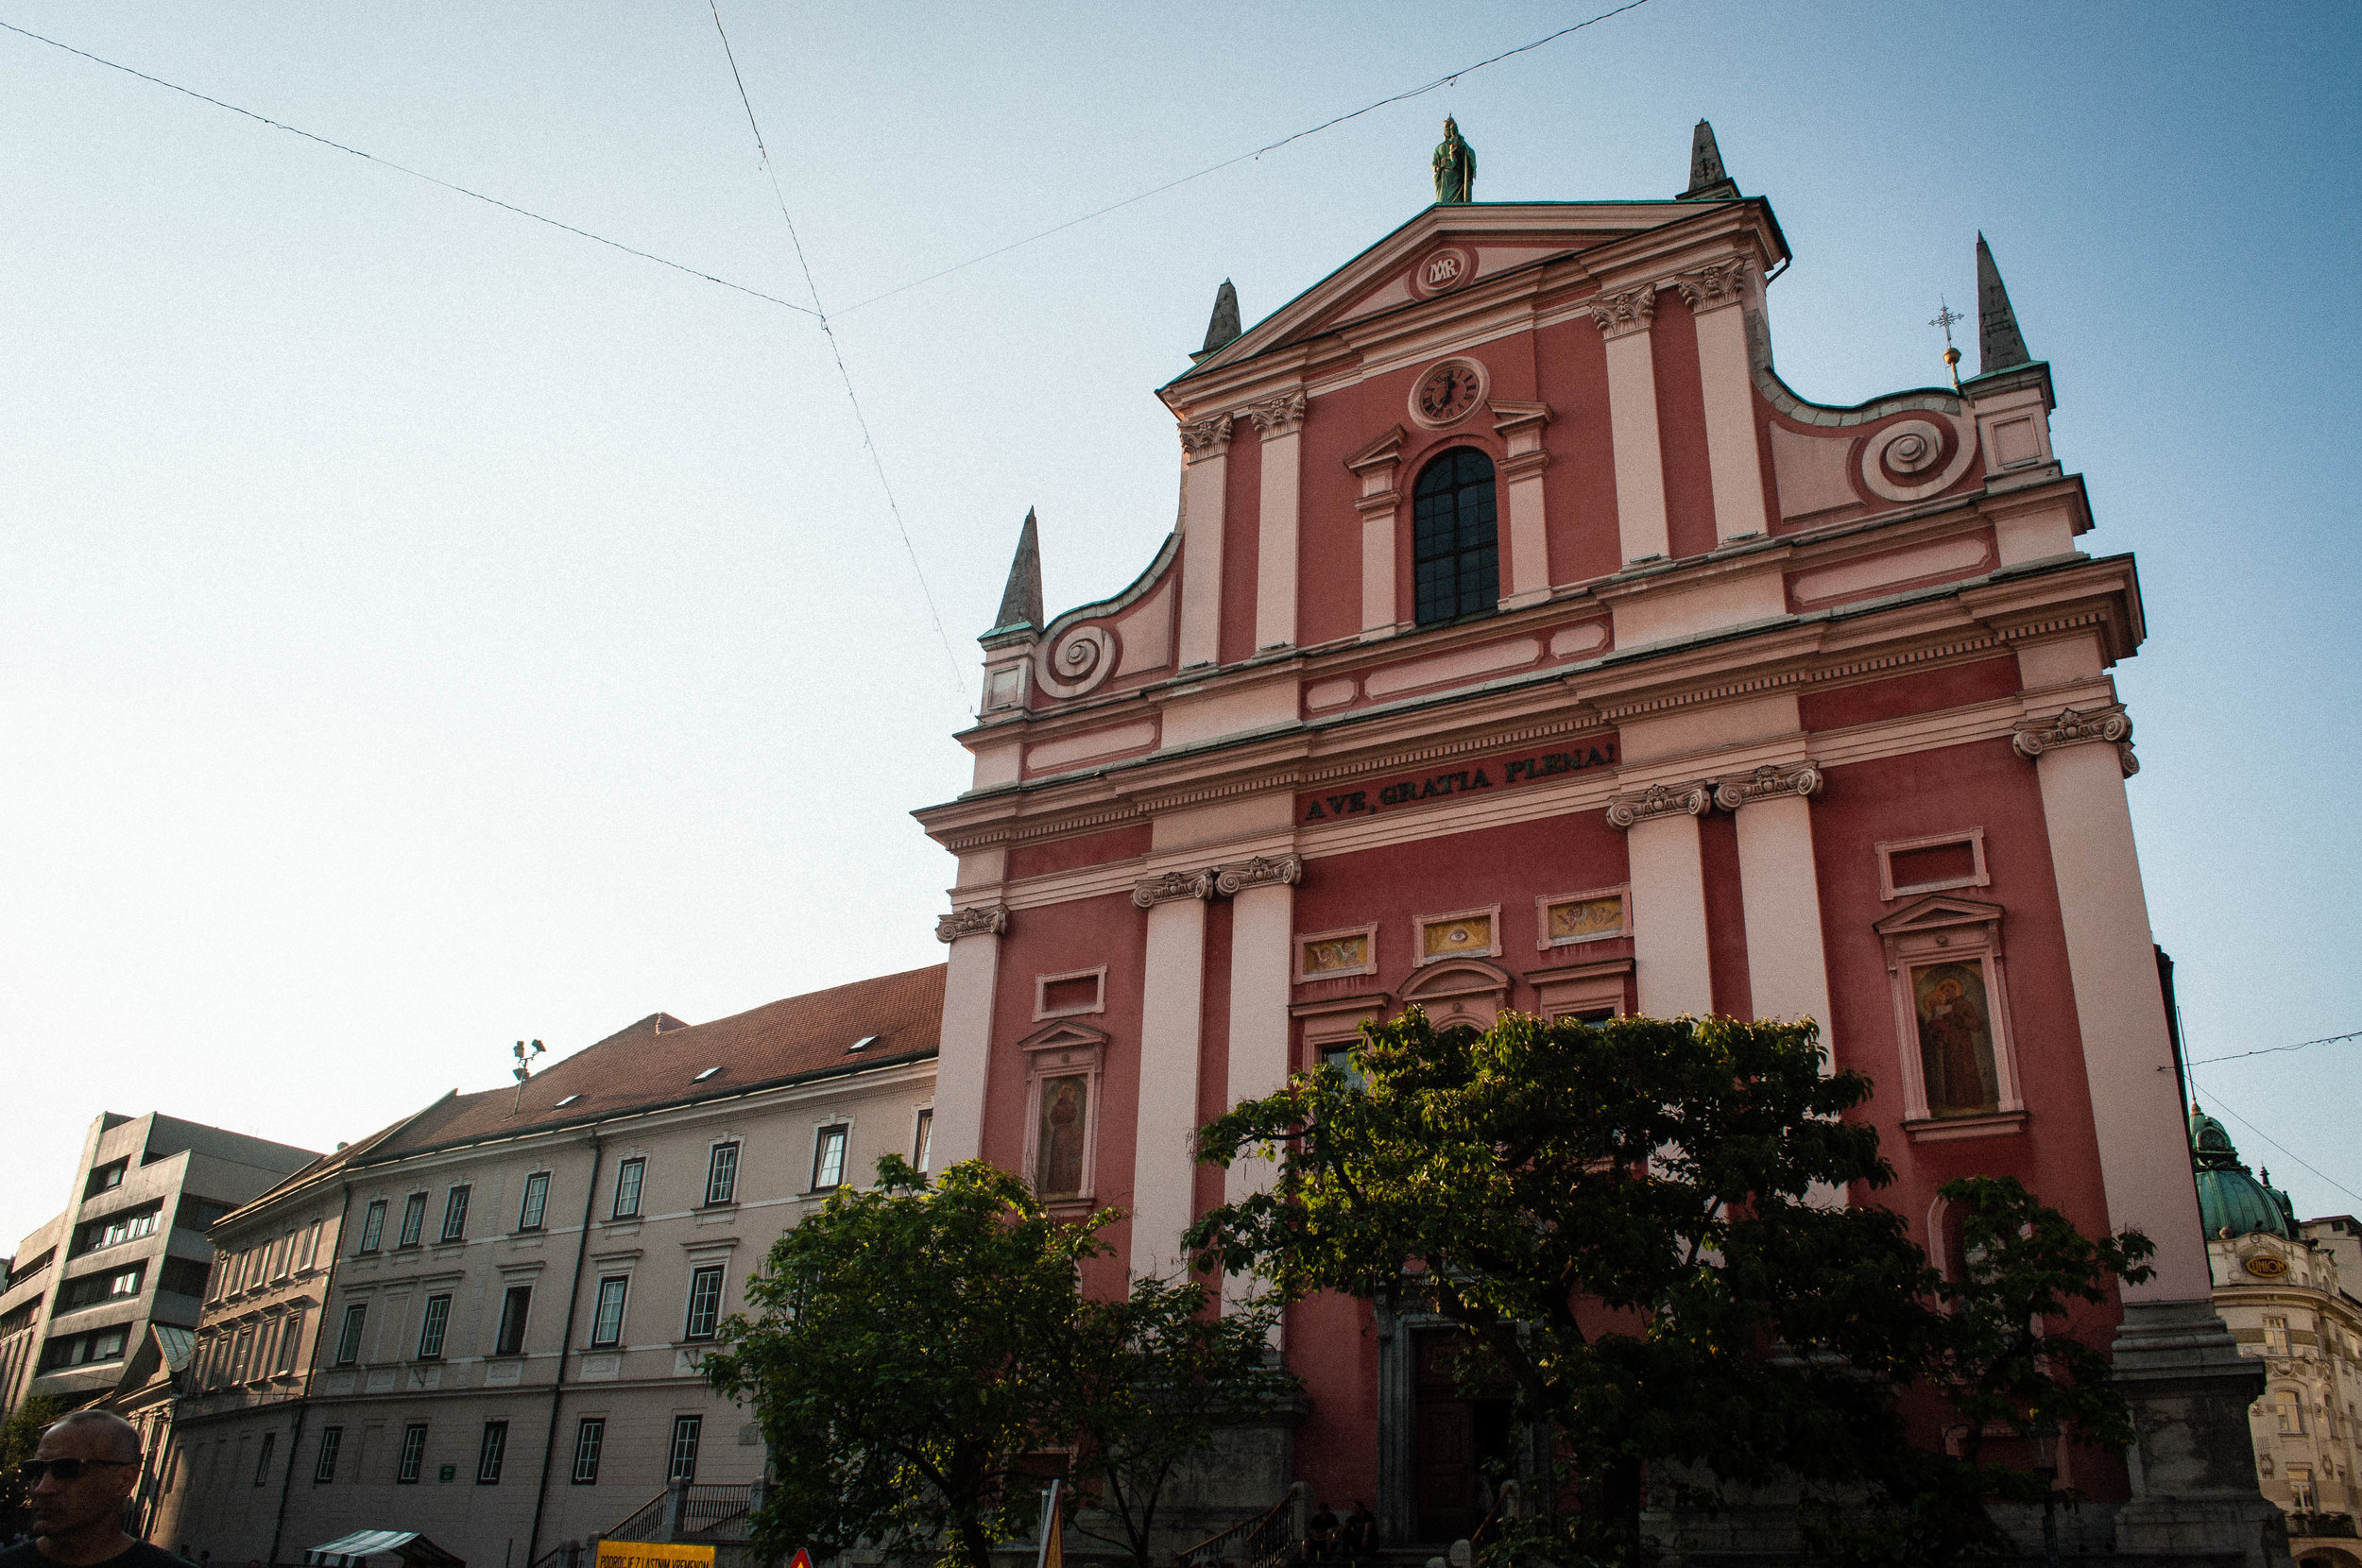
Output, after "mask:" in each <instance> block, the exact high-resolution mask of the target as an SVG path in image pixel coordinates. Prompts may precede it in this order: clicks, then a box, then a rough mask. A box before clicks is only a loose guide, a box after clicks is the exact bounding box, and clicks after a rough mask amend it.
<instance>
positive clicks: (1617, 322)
mask: <svg viewBox="0 0 2362 1568" xmlns="http://www.w3.org/2000/svg"><path fill="white" fill-rule="evenodd" d="M1590 310H1591V319H1592V320H1593V321H1594V322H1595V323H1597V324H1598V326H1599V329H1600V336H1601V337H1604V338H1609V339H1615V338H1618V337H1622V336H1624V335H1625V334H1626V333H1628V332H1647V331H1648V330H1649V318H1650V317H1651V316H1653V315H1656V285H1655V284H1654V283H1643V284H1641V285H1640V287H1638V288H1633V289H1626V290H1624V292H1622V293H1621V294H1602V295H1600V297H1599V298H1597V299H1594V300H1592V301H1591V305H1590Z"/></svg>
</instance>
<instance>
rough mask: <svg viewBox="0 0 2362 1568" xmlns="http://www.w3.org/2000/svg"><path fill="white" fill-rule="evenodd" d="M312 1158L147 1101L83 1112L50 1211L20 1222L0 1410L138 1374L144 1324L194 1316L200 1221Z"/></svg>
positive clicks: (198, 1295)
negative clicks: (144, 1111) (137, 1107)
mask: <svg viewBox="0 0 2362 1568" xmlns="http://www.w3.org/2000/svg"><path fill="white" fill-rule="evenodd" d="M317 1158H318V1156H317V1155H316V1154H314V1153H313V1152H312V1151H311V1150H305V1149H296V1148H293V1147H291V1146H289V1145H287V1144H283V1143H272V1142H270V1141H268V1140H267V1139H264V1138H256V1137H249V1136H248V1135H247V1134H245V1133H231V1132H227V1131H224V1130H223V1129H221V1128H218V1127H206V1126H202V1125H200V1124H198V1123H197V1122H193V1121H180V1120H178V1119H177V1118H175V1117H172V1116H157V1115H153V1114H150V1115H148V1116H113V1115H107V1116H100V1117H99V1118H98V1119H97V1120H95V1121H94V1122H92V1123H91V1129H90V1133H89V1135H88V1136H87V1137H85V1138H84V1139H83V1140H82V1155H81V1158H80V1160H79V1161H77V1164H76V1166H75V1168H74V1175H73V1179H72V1183H71V1185H70V1186H69V1187H68V1189H67V1198H66V1206H65V1208H64V1209H63V1211H62V1212H60V1214H59V1215H58V1216H57V1218H56V1219H52V1220H50V1221H49V1223H47V1224H46V1225H43V1226H42V1227H41V1228H40V1229H39V1230H37V1231H35V1232H34V1233H33V1234H32V1235H30V1236H26V1238H25V1239H24V1240H23V1241H22V1242H20V1243H19V1244H18V1246H17V1250H16V1255H15V1257H14V1258H13V1260H12V1261H11V1262H10V1265H9V1273H8V1281H7V1286H6V1288H5V1289H4V1290H0V1410H12V1409H14V1408H15V1407H16V1406H17V1405H18V1404H19V1403H21V1402H22V1401H24V1400H25V1399H26V1398H28V1397H31V1396H34V1395H48V1396H50V1397H53V1398H55V1399H58V1400H60V1402H62V1403H64V1404H66V1405H69V1406H81V1405H89V1404H93V1403H94V1402H96V1401H99V1400H102V1399H106V1398H108V1397H109V1396H110V1395H112V1394H114V1393H115V1392H116V1391H117V1390H118V1389H123V1388H125V1387H126V1386H127V1384H128V1383H136V1382H141V1381H145V1379H146V1378H147V1377H148V1376H149V1375H150V1372H151V1370H152V1369H149V1368H147V1367H145V1366H144V1365H143V1363H142V1357H143V1355H144V1353H145V1352H146V1351H148V1350H149V1349H151V1348H153V1349H155V1350H156V1351H157V1353H158V1355H169V1350H168V1349H167V1348H166V1347H171V1346H177V1345H178V1343H179V1342H178V1341H177V1340H175V1339H171V1338H165V1339H163V1340H151V1338H150V1335H149V1332H148V1331H149V1329H150V1327H151V1326H163V1327H166V1328H171V1329H178V1330H183V1331H185V1330H190V1329H194V1328H196V1327H197V1313H198V1306H199V1303H200V1302H201V1300H202V1298H203V1297H204V1294H205V1285H206V1280H207V1277H208V1275H209V1273H210V1271H211V1270H212V1267H213V1259H214V1249H213V1245H212V1243H210V1242H209V1241H208V1240H207V1239H206V1236H205V1231H206V1227H208V1226H209V1225H211V1224H212V1223H213V1222H214V1220H216V1219H220V1218H221V1217H222V1216H223V1215H225V1214H227V1213H229V1212H230V1211H231V1209H234V1208H236V1207H237V1206H238V1205H239V1204H241V1203H244V1202H248V1200H250V1199H252V1198H253V1197H254V1196H255V1195H256V1194H258V1193H260V1192H262V1191H264V1190H265V1188H267V1187H270V1186H272V1185H276V1184H277V1183H279V1182H280V1181H282V1179H284V1178H285V1177H286V1175H287V1174H288V1173H289V1172H290V1171H294V1170H297V1169H299V1168H300V1167H303V1166H305V1165H308V1164H310V1163H311V1162H312V1161H313V1160H315V1159H317Z"/></svg>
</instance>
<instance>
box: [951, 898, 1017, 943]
mask: <svg viewBox="0 0 2362 1568" xmlns="http://www.w3.org/2000/svg"><path fill="white" fill-rule="evenodd" d="M1007 929H1009V911H1008V906H1007V905H1005V904H971V905H969V906H968V907H967V909H964V910H953V911H952V912H950V914H947V915H944V916H942V917H941V918H939V919H938V920H936V921H935V940H936V941H937V942H957V941H958V940H959V939H960V938H962V937H964V936H999V935H1001V933H1002V932H1003V931H1006V930H1007Z"/></svg>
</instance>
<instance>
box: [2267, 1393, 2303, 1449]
mask: <svg viewBox="0 0 2362 1568" xmlns="http://www.w3.org/2000/svg"><path fill="white" fill-rule="evenodd" d="M2272 1414H2273V1415H2274V1416H2276V1417H2278V1418H2279V1420H2280V1435H2281V1436H2282V1437H2284V1438H2301V1437H2302V1436H2304V1400H2303V1397H2302V1395H2300V1394H2299V1393H2297V1392H2296V1390H2295V1389H2281V1390H2280V1391H2279V1392H2278V1393H2275V1394H2273V1395H2272Z"/></svg>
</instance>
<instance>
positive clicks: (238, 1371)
mask: <svg viewBox="0 0 2362 1568" xmlns="http://www.w3.org/2000/svg"><path fill="white" fill-rule="evenodd" d="M253 1349H254V1331H253V1330H252V1329H250V1328H242V1329H240V1330H238V1348H237V1349H236V1350H234V1351H232V1352H231V1354H230V1381H231V1382H232V1383H243V1382H245V1381H246V1358H247V1355H248V1353H249V1352H250V1351H252V1350H253Z"/></svg>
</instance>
